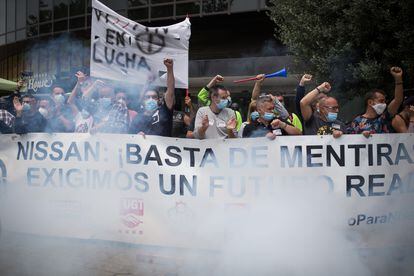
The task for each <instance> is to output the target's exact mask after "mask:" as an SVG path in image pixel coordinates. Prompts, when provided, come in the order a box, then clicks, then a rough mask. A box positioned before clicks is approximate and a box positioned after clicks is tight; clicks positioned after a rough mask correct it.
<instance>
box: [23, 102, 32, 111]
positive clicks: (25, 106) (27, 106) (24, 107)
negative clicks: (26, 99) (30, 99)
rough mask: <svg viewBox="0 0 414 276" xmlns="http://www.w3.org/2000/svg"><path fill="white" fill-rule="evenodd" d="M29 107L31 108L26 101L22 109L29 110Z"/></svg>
mask: <svg viewBox="0 0 414 276" xmlns="http://www.w3.org/2000/svg"><path fill="white" fill-rule="evenodd" d="M30 109H31V106H30V104H28V103H24V104H23V111H29V110H30Z"/></svg>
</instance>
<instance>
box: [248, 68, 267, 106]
mask: <svg viewBox="0 0 414 276" xmlns="http://www.w3.org/2000/svg"><path fill="white" fill-rule="evenodd" d="M256 78H257V81H256V82H255V84H254V87H253V92H252V99H251V101H256V100H257V98H259V95H260V91H261V89H262V84H263V81H264V80H265V75H264V74H260V75H257V76H256Z"/></svg>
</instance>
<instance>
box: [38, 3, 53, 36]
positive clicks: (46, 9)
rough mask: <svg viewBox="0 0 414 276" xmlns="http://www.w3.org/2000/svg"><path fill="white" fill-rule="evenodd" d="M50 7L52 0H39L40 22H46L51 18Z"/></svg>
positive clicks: (51, 6)
mask: <svg viewBox="0 0 414 276" xmlns="http://www.w3.org/2000/svg"><path fill="white" fill-rule="evenodd" d="M52 8H53V0H40V1H39V19H40V22H46V21H50V20H52ZM40 32H42V31H40Z"/></svg>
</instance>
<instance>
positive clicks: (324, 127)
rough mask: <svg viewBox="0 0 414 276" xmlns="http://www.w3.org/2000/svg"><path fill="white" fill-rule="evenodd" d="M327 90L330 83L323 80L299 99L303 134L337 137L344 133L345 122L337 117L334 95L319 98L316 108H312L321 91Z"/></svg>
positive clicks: (329, 88)
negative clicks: (314, 109)
mask: <svg viewBox="0 0 414 276" xmlns="http://www.w3.org/2000/svg"><path fill="white" fill-rule="evenodd" d="M329 91H331V85H330V84H329V83H328V82H324V83H322V84H321V85H319V86H318V87H316V88H315V89H313V90H312V91H311V92H309V93H308V94H307V95H306V96H305V97H303V99H302V100H301V101H300V109H301V111H302V116H303V121H304V130H305V135H333V137H334V138H339V137H341V136H342V134H344V133H346V127H345V124H344V123H343V122H341V121H340V120H338V118H337V117H338V112H339V104H338V101H337V100H336V99H335V98H334V97H329V96H327V97H323V98H321V99H320V100H319V105H318V108H317V110H316V111H313V109H312V103H313V102H314V100H315V99H316V98H317V97H319V95H320V94H321V93H323V94H328V93H329Z"/></svg>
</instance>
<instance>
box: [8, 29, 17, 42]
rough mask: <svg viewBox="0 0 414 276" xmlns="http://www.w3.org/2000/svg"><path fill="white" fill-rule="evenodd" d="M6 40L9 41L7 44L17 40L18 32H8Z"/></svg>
mask: <svg viewBox="0 0 414 276" xmlns="http://www.w3.org/2000/svg"><path fill="white" fill-rule="evenodd" d="M6 41H7V44H9V43H13V42H15V41H16V33H15V32H12V33H8V34H7V35H6Z"/></svg>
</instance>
